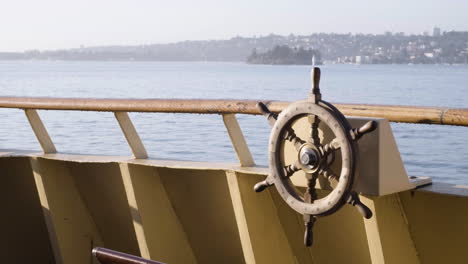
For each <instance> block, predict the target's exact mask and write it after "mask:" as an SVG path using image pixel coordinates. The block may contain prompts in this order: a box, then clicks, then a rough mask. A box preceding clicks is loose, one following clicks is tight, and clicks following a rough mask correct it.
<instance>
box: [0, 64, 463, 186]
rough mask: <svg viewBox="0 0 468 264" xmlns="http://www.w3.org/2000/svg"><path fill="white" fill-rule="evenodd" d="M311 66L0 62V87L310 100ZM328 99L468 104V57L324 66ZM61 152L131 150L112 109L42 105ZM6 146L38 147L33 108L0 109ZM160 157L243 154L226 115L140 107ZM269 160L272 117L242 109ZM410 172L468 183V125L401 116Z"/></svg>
mask: <svg viewBox="0 0 468 264" xmlns="http://www.w3.org/2000/svg"><path fill="white" fill-rule="evenodd" d="M309 71H310V67H309V66H266V65H246V64H243V63H201V62H200V63H196V62H29V61H25V62H0V96H51V97H98V98H108V97H110V98H234V99H266V100H289V101H295V100H300V99H304V98H305V97H306V96H307V94H308V92H309V89H310V78H309ZM321 84H322V85H321V87H322V94H323V98H324V100H327V101H330V102H335V103H338V102H340V103H369V104H398V105H420V106H444V107H463V108H467V107H468V66H448V65H325V66H323V67H322V81H321ZM40 115H41V117H42V119H43V121H44V123H45V125H46V127H47V128H48V130H49V133H50V134H51V137H52V139H53V140H54V142H55V144H56V147H57V148H58V150H59V151H61V152H67V153H82V154H103V155H130V150H129V148H128V146H127V144H126V141H125V139H124V137H123V135H122V133H121V131H120V129H119V127H118V124H117V122H116V121H115V119H114V116H113V114H112V113H96V112H72V111H40ZM0 116H1V118H0V138H1V140H0V149H25V150H39V149H40V147H39V144H38V143H37V141H36V139H35V137H34V135H33V133H32V131H31V129H30V127H29V125H28V123H27V121H26V118H25V116H24V113H23V112H22V111H21V110H14V109H0ZM130 116H131V117H132V119H133V121H134V123H135V126H136V128H137V130H138V131H139V133H140V136H141V137H142V140H143V142H144V144H145V146H146V147H147V150H148V152H149V154H150V156H151V157H154V158H161V159H179V160H180V159H182V160H197V161H198V160H201V161H228V162H236V161H237V159H236V155H235V153H234V152H233V150H232V146H231V143H230V141H229V137H228V135H227V132H226V130H225V128H224V125H223V122H222V119H221V117H220V116H219V115H189V114H153V113H151V114H141V113H131V114H130ZM238 119H239V122H240V125H241V127H242V128H243V131H244V134H245V136H246V138H247V142H248V143H249V146H250V148H251V151H252V152H253V154H254V158H255V160H256V162H257V163H258V164H260V165H266V164H267V162H266V160H267V141H268V136H269V130H270V128H269V126H268V125H267V122H266V120H265V118H263V117H260V116H245V115H240V116H239V117H238ZM392 128H393V132H394V134H395V137H396V140H397V144H398V146H399V148H400V152H401V154H402V157H403V160H404V162H405V165H406V169H407V170H408V173H409V174H410V175H416V176H431V177H433V178H434V180H436V181H444V182H450V183H456V184H468V127H454V126H437V125H417V124H397V123H395V124H392Z"/></svg>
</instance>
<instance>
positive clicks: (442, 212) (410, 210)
mask: <svg viewBox="0 0 468 264" xmlns="http://www.w3.org/2000/svg"><path fill="white" fill-rule="evenodd" d="M399 196H400V198H401V201H402V204H403V207H404V209H405V212H406V217H407V219H408V223H409V227H410V231H411V235H412V237H413V240H414V243H415V245H416V250H417V252H418V255H419V258H420V259H421V263H424V264H426V263H428V264H431V263H434V264H436V263H468V197H467V196H452V195H446V194H438V193H432V192H423V191H418V192H410V191H407V192H403V193H400V194H399Z"/></svg>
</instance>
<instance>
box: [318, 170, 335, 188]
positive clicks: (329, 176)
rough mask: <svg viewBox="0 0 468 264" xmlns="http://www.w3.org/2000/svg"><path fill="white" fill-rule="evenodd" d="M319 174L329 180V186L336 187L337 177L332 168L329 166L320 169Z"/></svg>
mask: <svg viewBox="0 0 468 264" xmlns="http://www.w3.org/2000/svg"><path fill="white" fill-rule="evenodd" d="M320 174H321V175H322V176H323V177H325V178H326V179H327V180H328V181H329V182H330V185H331V187H333V188H335V187H336V185H337V184H338V180H339V179H338V176H337V175H336V174H335V172H333V170H332V169H330V168H326V169H322V171H321V173H320Z"/></svg>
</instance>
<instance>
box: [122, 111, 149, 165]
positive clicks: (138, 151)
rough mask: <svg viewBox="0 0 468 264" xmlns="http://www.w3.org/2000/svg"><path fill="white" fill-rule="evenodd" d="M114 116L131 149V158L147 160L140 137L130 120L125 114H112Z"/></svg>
mask: <svg viewBox="0 0 468 264" xmlns="http://www.w3.org/2000/svg"><path fill="white" fill-rule="evenodd" d="M114 115H115V118H116V119H117V121H118V122H119V125H120V128H121V129H122V132H123V133H124V136H125V138H126V139H127V142H128V145H129V146H130V148H131V149H132V152H133V156H135V158H136V159H146V158H148V154H147V152H146V149H145V146H144V145H143V143H142V142H141V139H140V136H139V135H138V132H137V131H136V129H135V127H134V126H133V124H132V120H130V117H129V116H128V114H127V112H114Z"/></svg>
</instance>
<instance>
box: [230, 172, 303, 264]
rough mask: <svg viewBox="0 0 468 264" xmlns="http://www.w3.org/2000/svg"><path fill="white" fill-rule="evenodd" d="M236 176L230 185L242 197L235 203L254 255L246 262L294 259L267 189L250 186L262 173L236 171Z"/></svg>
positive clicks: (295, 261) (274, 261)
mask: <svg viewBox="0 0 468 264" xmlns="http://www.w3.org/2000/svg"><path fill="white" fill-rule="evenodd" d="M236 178H237V184H235V182H234V184H232V186H233V188H236V189H237V191H238V192H239V193H240V197H241V200H242V204H236V206H243V208H244V214H245V220H246V224H247V229H248V230H247V232H248V235H249V238H250V243H251V247H252V250H253V255H254V259H255V260H254V261H253V260H250V262H248V263H249V264H250V263H256V264H267V263H298V261H297V260H296V257H295V256H294V254H293V251H292V249H291V247H290V245H289V243H288V239H287V237H286V235H285V233H284V230H283V227H282V225H281V222H280V221H279V217H278V214H277V213H278V212H277V210H276V206H275V204H274V202H273V199H272V198H271V195H270V193H269V192H268V191H263V192H262V193H256V192H255V191H254V190H253V186H254V185H255V184H256V183H257V182H259V181H262V180H264V177H263V176H261V175H248V174H242V173H239V174H238V175H237V177H236ZM236 185H237V186H236ZM244 232H245V231H244Z"/></svg>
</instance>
